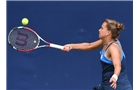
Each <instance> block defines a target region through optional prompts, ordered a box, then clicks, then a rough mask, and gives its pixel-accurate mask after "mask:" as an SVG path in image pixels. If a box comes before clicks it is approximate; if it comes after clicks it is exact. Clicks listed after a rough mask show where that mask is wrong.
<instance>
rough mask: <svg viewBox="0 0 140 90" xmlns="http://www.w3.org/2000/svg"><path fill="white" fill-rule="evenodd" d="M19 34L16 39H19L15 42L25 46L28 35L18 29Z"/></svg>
mask: <svg viewBox="0 0 140 90" xmlns="http://www.w3.org/2000/svg"><path fill="white" fill-rule="evenodd" d="M17 34H18V37H17V38H16V40H17V41H16V42H15V43H16V45H19V46H25V45H26V44H27V39H28V35H27V34H25V33H22V32H20V31H18V32H17ZM23 37H24V38H23Z"/></svg>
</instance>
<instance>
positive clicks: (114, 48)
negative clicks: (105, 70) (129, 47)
mask: <svg viewBox="0 0 140 90" xmlns="http://www.w3.org/2000/svg"><path fill="white" fill-rule="evenodd" d="M109 51H110V52H116V51H120V47H119V46H118V44H117V43H112V45H110V47H109Z"/></svg>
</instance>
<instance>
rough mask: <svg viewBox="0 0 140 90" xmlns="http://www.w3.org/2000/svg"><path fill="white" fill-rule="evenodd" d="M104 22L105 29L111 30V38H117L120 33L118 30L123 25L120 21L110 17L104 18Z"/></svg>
mask: <svg viewBox="0 0 140 90" xmlns="http://www.w3.org/2000/svg"><path fill="white" fill-rule="evenodd" d="M104 22H106V23H107V25H106V27H107V29H108V30H110V31H111V32H112V38H113V39H115V38H118V37H119V35H120V31H121V30H123V29H124V25H123V24H122V23H120V22H117V21H115V20H111V19H105V21H104Z"/></svg>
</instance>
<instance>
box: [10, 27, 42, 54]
mask: <svg viewBox="0 0 140 90" xmlns="http://www.w3.org/2000/svg"><path fill="white" fill-rule="evenodd" d="M8 43H9V44H10V45H11V46H12V47H13V48H14V49H15V50H18V51H20V52H29V51H32V50H34V49H35V48H36V47H37V46H38V45H39V43H40V39H39V36H38V35H37V33H36V32H35V31H34V30H33V29H31V28H29V27H25V26H18V27H15V28H13V29H12V30H11V31H10V32H9V34H8Z"/></svg>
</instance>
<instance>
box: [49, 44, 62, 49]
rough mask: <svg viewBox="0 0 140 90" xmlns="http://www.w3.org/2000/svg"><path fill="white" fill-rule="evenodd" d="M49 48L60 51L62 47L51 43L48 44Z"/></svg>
mask: <svg viewBox="0 0 140 90" xmlns="http://www.w3.org/2000/svg"><path fill="white" fill-rule="evenodd" d="M50 47H52V48H57V49H61V50H62V49H63V48H64V46H61V45H57V44H53V43H50Z"/></svg>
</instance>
